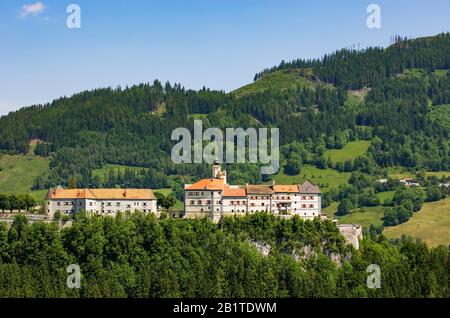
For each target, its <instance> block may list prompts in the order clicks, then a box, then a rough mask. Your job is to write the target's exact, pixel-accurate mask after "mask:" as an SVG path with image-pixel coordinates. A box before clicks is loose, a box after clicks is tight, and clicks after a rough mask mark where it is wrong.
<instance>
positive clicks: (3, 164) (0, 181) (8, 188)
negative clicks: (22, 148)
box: [0, 155, 50, 200]
mask: <svg viewBox="0 0 450 318" xmlns="http://www.w3.org/2000/svg"><path fill="white" fill-rule="evenodd" d="M49 162H50V160H49V159H48V158H42V157H36V156H29V155H26V156H25V155H16V156H10V155H4V156H2V157H1V158H0V193H8V194H22V193H23V194H25V193H31V194H32V195H33V196H34V197H35V198H36V199H39V200H41V199H43V198H44V196H45V193H46V190H41V191H32V189H31V188H32V186H33V182H34V180H35V179H36V177H38V176H40V175H42V174H44V173H46V172H47V171H48V170H49Z"/></svg>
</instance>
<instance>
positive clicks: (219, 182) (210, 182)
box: [185, 179, 224, 190]
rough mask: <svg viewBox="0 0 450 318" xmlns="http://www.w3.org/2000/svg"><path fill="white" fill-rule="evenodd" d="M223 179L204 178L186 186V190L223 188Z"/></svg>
mask: <svg viewBox="0 0 450 318" xmlns="http://www.w3.org/2000/svg"><path fill="white" fill-rule="evenodd" d="M223 188H224V180H223V179H202V180H200V181H197V182H196V183H194V184H191V185H188V186H186V188H185V189H186V190H223Z"/></svg>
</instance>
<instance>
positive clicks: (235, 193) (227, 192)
mask: <svg viewBox="0 0 450 318" xmlns="http://www.w3.org/2000/svg"><path fill="white" fill-rule="evenodd" d="M246 195H247V192H246V191H245V188H230V187H229V186H228V185H226V186H225V187H224V189H223V196H224V197H245V196H246Z"/></svg>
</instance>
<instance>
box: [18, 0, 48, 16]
mask: <svg viewBox="0 0 450 318" xmlns="http://www.w3.org/2000/svg"><path fill="white" fill-rule="evenodd" d="M45 8H46V6H45V4H43V3H42V2H36V3H32V4H24V5H23V6H22V9H21V10H20V17H21V18H23V19H25V18H26V17H28V16H29V15H33V16H38V15H40V14H41V13H42V12H44V10H45Z"/></svg>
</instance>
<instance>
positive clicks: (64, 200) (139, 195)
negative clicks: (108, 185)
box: [45, 187, 157, 217]
mask: <svg viewBox="0 0 450 318" xmlns="http://www.w3.org/2000/svg"><path fill="white" fill-rule="evenodd" d="M136 210H138V211H141V212H144V213H156V212H157V200H156V198H155V197H154V195H153V192H152V191H151V190H149V189H138V190H134V189H125V190H121V189H111V190H108V189H68V190H65V189H62V188H61V187H58V188H56V189H50V190H49V192H48V194H47V197H46V200H45V211H46V212H47V214H48V215H49V216H51V217H53V216H54V214H55V212H57V211H59V212H61V213H62V214H63V215H71V214H75V213H77V212H79V211H86V212H88V213H92V214H96V215H111V216H114V215H116V214H117V213H118V212H126V211H131V212H134V211H136Z"/></svg>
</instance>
